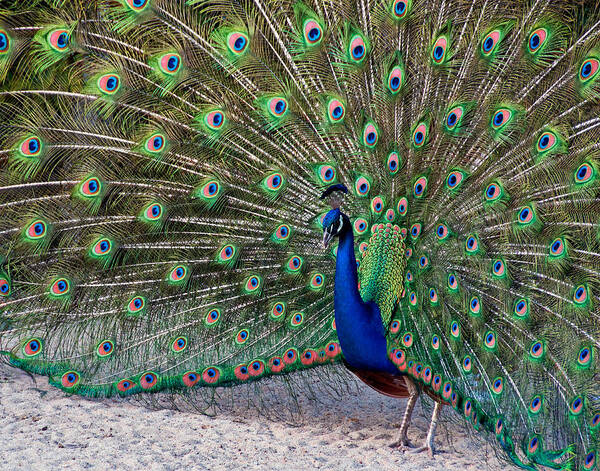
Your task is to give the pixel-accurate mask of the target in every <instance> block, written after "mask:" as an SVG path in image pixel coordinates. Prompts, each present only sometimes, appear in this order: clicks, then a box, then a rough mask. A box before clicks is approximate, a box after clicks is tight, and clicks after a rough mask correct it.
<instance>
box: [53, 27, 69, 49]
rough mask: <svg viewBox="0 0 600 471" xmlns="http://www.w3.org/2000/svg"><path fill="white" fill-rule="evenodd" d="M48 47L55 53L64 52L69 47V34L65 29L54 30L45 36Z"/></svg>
mask: <svg viewBox="0 0 600 471" xmlns="http://www.w3.org/2000/svg"><path fill="white" fill-rule="evenodd" d="M47 40H48V45H49V46H50V47H51V48H52V49H53V50H55V51H56V52H65V51H66V50H67V48H68V47H69V41H70V37H69V32H68V31H67V30H66V29H55V30H53V31H50V32H49V33H48V36H47Z"/></svg>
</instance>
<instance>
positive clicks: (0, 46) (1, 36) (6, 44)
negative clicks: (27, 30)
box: [0, 29, 10, 55]
mask: <svg viewBox="0 0 600 471" xmlns="http://www.w3.org/2000/svg"><path fill="white" fill-rule="evenodd" d="M9 48H10V36H9V35H8V34H7V33H6V31H4V30H1V29H0V55H2V54H6V53H7V52H8V49H9Z"/></svg>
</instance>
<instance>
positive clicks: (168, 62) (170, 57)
mask: <svg viewBox="0 0 600 471" xmlns="http://www.w3.org/2000/svg"><path fill="white" fill-rule="evenodd" d="M159 66H160V70H161V71H162V72H163V73H165V74H167V75H175V74H176V73H177V72H178V71H179V67H180V66H181V56H180V55H179V54H176V53H173V52H171V53H167V54H164V55H163V56H161V57H160V59H159Z"/></svg>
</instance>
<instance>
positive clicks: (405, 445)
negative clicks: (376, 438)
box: [390, 435, 415, 451]
mask: <svg viewBox="0 0 600 471" xmlns="http://www.w3.org/2000/svg"><path fill="white" fill-rule="evenodd" d="M414 447H415V445H413V444H412V443H411V442H410V441H409V439H408V437H407V436H406V435H404V436H402V437H400V439H399V440H397V441H395V442H394V443H390V448H398V449H399V450H400V451H407V450H409V449H412V448H414Z"/></svg>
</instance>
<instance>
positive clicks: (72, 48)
mask: <svg viewBox="0 0 600 471" xmlns="http://www.w3.org/2000/svg"><path fill="white" fill-rule="evenodd" d="M599 65H600V7H599V5H598V4H597V2H592V1H585V0H578V1H571V2H569V1H565V2H555V1H551V0H513V1H508V2H498V1H489V0H474V1H472V2H470V1H465V0H336V1H333V0H187V1H179V0H89V1H83V0H74V1H66V0H24V1H19V2H2V4H1V5H0V215H1V216H0V351H1V352H2V355H1V358H2V359H3V360H4V361H6V362H9V363H10V364H11V365H13V366H16V367H19V368H22V369H24V370H27V371H29V372H33V373H37V374H42V375H47V376H48V378H49V382H50V383H51V384H52V385H54V386H57V387H58V388H61V389H62V390H64V391H65V392H66V393H68V394H79V395H83V396H88V397H108V396H117V397H118V396H130V395H133V394H137V393H156V392H160V391H163V392H169V393H174V394H185V393H191V392H192V391H198V390H207V391H214V390H215V388H217V387H218V388H222V387H234V386H238V387H239V385H243V384H255V385H256V386H257V387H260V385H261V384H263V383H265V379H266V378H269V380H277V379H280V380H283V379H285V378H287V377H288V375H292V374H298V373H297V372H302V371H304V370H308V369H311V368H316V369H318V367H320V368H322V369H324V368H326V367H327V368H334V369H335V368H339V369H340V371H341V370H344V371H345V370H349V371H350V372H352V373H353V374H354V375H356V376H357V377H358V378H360V379H361V380H362V381H363V382H365V383H366V384H368V385H369V386H371V387H373V388H374V389H376V390H377V391H379V392H381V393H382V394H387V395H389V396H393V397H405V398H408V403H407V407H406V412H405V414H404V416H403V420H402V424H401V427H400V430H399V439H398V441H397V442H396V443H395V444H393V445H395V446H398V447H400V448H402V449H409V448H410V447H411V446H412V445H411V444H410V443H409V442H408V438H407V430H408V427H409V425H410V420H411V414H412V411H413V409H414V406H415V403H416V401H417V399H418V398H419V397H424V396H423V395H426V396H429V397H430V398H431V399H433V401H434V404H435V407H434V409H433V416H432V420H431V426H430V429H429V433H428V436H427V439H426V442H425V443H424V444H423V446H421V447H417V448H416V449H415V451H426V452H429V453H433V451H434V435H435V430H436V424H437V423H438V421H439V417H440V414H441V413H444V414H448V415H451V416H452V417H455V418H458V419H460V420H461V421H463V422H464V423H466V426H468V427H469V428H470V429H472V430H473V431H475V432H477V433H478V435H480V436H481V437H483V438H485V439H486V440H487V441H489V443H491V444H492V445H493V446H494V447H496V448H497V450H498V451H499V452H500V453H501V454H502V455H503V456H504V457H505V458H506V460H507V461H508V462H511V463H513V464H514V465H516V466H518V467H520V468H523V469H527V470H540V469H549V468H550V469H559V470H574V469H582V470H587V469H596V467H597V460H598V456H597V453H598V451H599V449H598V447H599V442H600V440H599V437H600V376H599V373H600V366H599V365H600V363H599V359H598V355H599V353H600V268H599V267H600V196H599V193H600V191H599V190H600V72H599ZM202 388H204V389H202ZM446 411H447V412H446Z"/></svg>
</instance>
